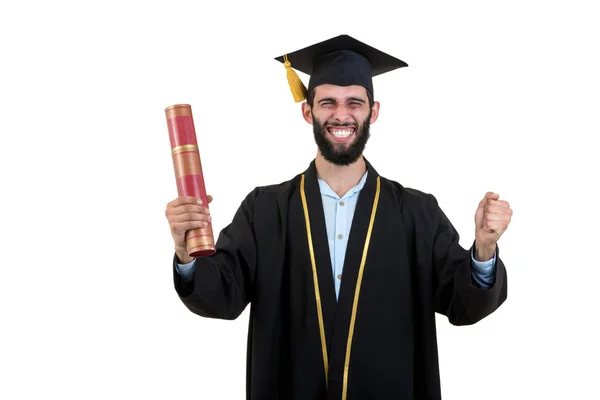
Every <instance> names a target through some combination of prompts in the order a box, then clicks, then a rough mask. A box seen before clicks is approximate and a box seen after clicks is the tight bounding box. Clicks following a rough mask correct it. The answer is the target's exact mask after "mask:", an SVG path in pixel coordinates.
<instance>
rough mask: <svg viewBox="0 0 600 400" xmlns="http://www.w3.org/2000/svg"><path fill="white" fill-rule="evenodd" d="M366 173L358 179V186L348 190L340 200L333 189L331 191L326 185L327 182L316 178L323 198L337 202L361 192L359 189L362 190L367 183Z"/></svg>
mask: <svg viewBox="0 0 600 400" xmlns="http://www.w3.org/2000/svg"><path fill="white" fill-rule="evenodd" d="M368 173H369V171H366V172H365V174H364V175H363V176H362V178H360V182H358V184H357V185H356V186H354V187H353V188H352V189H350V190H348V192H347V193H346V194H345V195H344V197H342V198H340V196H338V194H337V193H336V192H334V191H333V189H331V187H330V186H329V185H328V184H327V182H325V181H324V180H322V179H320V178H317V180H318V181H319V189H320V190H321V194H322V195H324V196H328V197H333V198H334V199H337V200H343V199H347V198H348V197H351V196H352V195H354V194H355V193H357V192H360V191H361V189H362V188H363V186H365V183H366V182H367V174H368Z"/></svg>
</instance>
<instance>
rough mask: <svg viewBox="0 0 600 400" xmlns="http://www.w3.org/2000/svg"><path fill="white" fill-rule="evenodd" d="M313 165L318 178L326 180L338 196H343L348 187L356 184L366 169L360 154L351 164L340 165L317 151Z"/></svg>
mask: <svg viewBox="0 0 600 400" xmlns="http://www.w3.org/2000/svg"><path fill="white" fill-rule="evenodd" d="M315 166H316V168H317V176H318V177H319V179H322V180H324V181H325V182H327V184H328V185H329V187H330V188H331V189H332V190H333V191H334V192H335V193H337V195H338V196H340V197H344V195H345V194H346V193H347V192H348V191H349V190H350V189H352V188H353V187H354V186H356V185H358V183H359V182H360V179H361V178H362V177H363V175H364V174H365V172H366V171H367V164H366V163H365V159H364V158H363V156H362V155H361V156H360V157H359V158H358V160H356V161H355V162H354V163H353V164H350V165H347V166H340V165H335V164H333V163H331V162H329V161H327V160H326V159H325V158H323V156H322V155H321V153H318V154H317V158H316V159H315Z"/></svg>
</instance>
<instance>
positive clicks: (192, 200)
mask: <svg viewBox="0 0 600 400" xmlns="http://www.w3.org/2000/svg"><path fill="white" fill-rule="evenodd" d="M183 204H198V198H197V197H194V196H179V197H178V198H176V199H175V200H173V201H171V202H169V203H168V204H167V208H170V207H178V206H181V205H183Z"/></svg>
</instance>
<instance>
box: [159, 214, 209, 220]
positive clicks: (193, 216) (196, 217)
mask: <svg viewBox="0 0 600 400" xmlns="http://www.w3.org/2000/svg"><path fill="white" fill-rule="evenodd" d="M185 221H207V222H211V221H212V217H211V216H210V215H208V214H200V213H186V214H179V215H174V214H172V215H169V222H185Z"/></svg>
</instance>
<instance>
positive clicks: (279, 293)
mask: <svg viewBox="0 0 600 400" xmlns="http://www.w3.org/2000/svg"><path fill="white" fill-rule="evenodd" d="M367 168H368V172H369V174H368V177H367V181H366V183H365V186H364V187H363V189H362V190H361V192H360V194H359V198H358V202H357V205H356V211H355V214H354V218H353V222H352V226H351V231H350V236H349V238H348V247H347V252H346V257H345V261H344V269H343V277H342V282H341V288H340V293H339V300H338V301H336V295H335V288H334V277H333V272H332V268H331V261H330V260H331V259H330V255H329V248H328V240H327V233H326V226H325V218H324V212H323V205H322V200H321V194H320V191H319V186H318V181H317V174H316V168H315V163H314V161H313V162H312V163H311V164H310V166H309V168H308V169H307V170H306V171H305V172H304V174H299V175H298V176H296V177H294V178H293V179H291V180H289V181H287V182H283V183H281V184H278V185H272V186H266V187H258V188H256V189H255V190H253V191H252V192H251V193H250V194H249V195H248V196H247V197H246V198H245V199H244V201H243V202H242V204H241V206H240V208H239V209H238V211H237V212H236V214H235V216H234V218H233V221H232V222H231V224H230V225H228V226H227V227H226V228H224V229H223V230H222V231H221V233H220V235H219V238H218V240H217V244H216V248H217V252H216V253H215V254H213V255H212V256H209V257H204V258H198V259H196V260H195V274H194V276H193V279H191V280H190V281H183V280H182V279H181V278H180V277H179V275H178V274H177V272H176V271H175V270H174V281H175V288H176V290H177V293H178V295H179V296H180V298H181V300H182V302H183V303H184V304H185V305H186V306H187V307H188V308H189V310H190V311H192V312H194V313H196V314H198V315H200V316H203V317H208V318H221V319H235V318H237V317H238V316H239V315H240V314H241V313H242V311H243V310H244V309H245V307H246V306H247V305H248V304H250V306H251V309H250V323H249V329H248V354H247V398H248V399H252V400H256V399H260V400H265V399H303V400H305V399H336V400H337V399H343V398H344V396H343V394H345V398H346V399H348V400H364V399H419V400H420V399H427V400H429V399H431V400H434V399H440V398H441V394H440V379H439V366H438V351H437V341H436V324H435V313H436V312H438V313H441V314H443V315H445V316H447V317H448V320H449V321H450V323H452V324H454V325H468V324H473V323H475V322H477V321H479V320H481V319H482V318H484V317H486V316H487V315H489V314H490V313H492V312H493V311H494V310H496V309H497V308H498V307H499V306H500V305H501V304H502V303H503V302H504V300H505V299H506V296H507V278H506V270H505V268H504V264H503V263H502V260H501V259H500V256H499V254H498V253H497V259H496V280H495V283H494V284H493V286H492V287H491V288H489V289H482V288H479V287H478V286H477V284H476V283H475V282H474V281H473V280H472V278H471V256H470V251H471V250H465V249H464V248H462V247H461V246H460V245H459V243H458V240H459V235H458V233H457V232H456V230H455V229H454V228H453V226H452V224H451V223H450V221H449V220H448V218H447V217H446V216H445V215H444V213H443V212H442V210H441V209H440V207H439V206H438V204H437V201H436V199H435V198H434V196H432V195H430V194H426V193H423V192H420V191H417V190H414V189H409V188H405V187H403V186H402V185H400V184H399V183H397V182H394V181H391V180H388V179H385V178H383V177H379V174H378V173H377V171H375V169H374V168H373V166H372V165H371V164H370V163H368V162H367ZM302 175H304V182H305V183H304V192H305V199H306V205H307V208H308V214H309V221H310V232H311V239H312V244H313V248H314V260H315V268H316V276H317V284H318V292H317V289H316V287H317V285H315V281H314V279H313V277H314V276H315V274H314V272H313V267H312V262H311V255H310V251H309V243H308V242H309V240H308V239H309V237H308V232H307V225H306V220H305V214H304V208H303V203H302V196H301V181H302ZM378 177H379V178H380V179H379V180H380V189H379V196H378V204H377V209H376V212H375V217H374V222H373V227H372V233H371V238H370V244H369V247H368V252H367V256H366V262H365V263H364V266H363V272H362V277H361V278H359V269H360V265H361V260H362V257H363V250H364V247H365V239H366V236H367V232H368V230H369V224H370V222H371V214H372V210H373V204H374V200H375V197H376V194H377V186H378V183H377V180H378ZM473 245H474V244H473ZM176 261H177V260H176V259H174V265H173V268H175V262H176ZM357 282H360V288H359V290H358V291H357ZM357 292H358V299H357V300H356V301H355V295H356V294H357ZM318 305H320V307H318ZM319 308H320V311H319V310H318V309H319ZM353 309H354V310H353ZM319 314H320V315H319ZM350 332H352V334H350ZM349 336H351V340H350V341H349V340H348V338H349ZM347 353H349V356H347ZM325 359H327V362H326V363H325V361H324V360H325ZM345 371H346V373H344V372H345Z"/></svg>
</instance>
